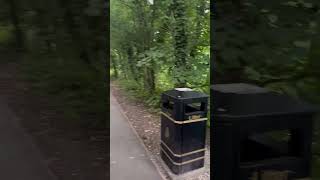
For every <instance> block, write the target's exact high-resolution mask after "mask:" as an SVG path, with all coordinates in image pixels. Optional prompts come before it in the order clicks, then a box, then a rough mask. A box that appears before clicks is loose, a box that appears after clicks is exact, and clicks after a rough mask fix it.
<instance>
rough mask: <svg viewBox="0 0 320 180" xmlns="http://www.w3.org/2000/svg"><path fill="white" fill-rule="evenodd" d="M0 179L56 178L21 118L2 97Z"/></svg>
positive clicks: (0, 107)
mask: <svg viewBox="0 0 320 180" xmlns="http://www.w3.org/2000/svg"><path fill="white" fill-rule="evenodd" d="M0 179H1V180H54V179H55V178H54V177H53V176H52V175H51V173H50V172H49V170H48V168H47V165H46V163H45V161H44V159H43V157H42V156H41V153H40V151H38V149H37V148H36V146H35V145H34V143H33V142H32V139H31V137H30V136H29V135H28V134H27V133H26V132H25V131H24V129H23V128H22V127H21V125H20V122H19V119H18V118H17V117H16V116H15V115H14V113H13V112H12V111H10V109H9V108H8V106H7V105H6V103H5V100H4V99H1V98H0Z"/></svg>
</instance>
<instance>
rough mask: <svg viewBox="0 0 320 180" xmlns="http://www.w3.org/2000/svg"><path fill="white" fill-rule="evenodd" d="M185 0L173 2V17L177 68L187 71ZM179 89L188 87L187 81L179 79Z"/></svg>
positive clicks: (174, 0) (177, 84)
mask: <svg viewBox="0 0 320 180" xmlns="http://www.w3.org/2000/svg"><path fill="white" fill-rule="evenodd" d="M185 3H186V2H185V0H173V15H174V18H175V27H174V40H175V51H174V56H175V66H176V67H177V68H179V69H182V72H181V73H183V72H185V71H184V70H187V52H186V49H187V46H188V40H187V34H186V23H187V22H186V4H185ZM176 86H177V87H184V86H186V81H185V79H182V80H181V78H179V77H177V83H176Z"/></svg>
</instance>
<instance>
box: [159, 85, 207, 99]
mask: <svg viewBox="0 0 320 180" xmlns="http://www.w3.org/2000/svg"><path fill="white" fill-rule="evenodd" d="M163 94H164V95H167V96H170V97H172V98H175V99H198V98H208V97H209V96H208V95H206V94H204V93H202V92H198V91H193V90H192V89H190V88H175V89H172V90H168V91H165V92H164V93H163Z"/></svg>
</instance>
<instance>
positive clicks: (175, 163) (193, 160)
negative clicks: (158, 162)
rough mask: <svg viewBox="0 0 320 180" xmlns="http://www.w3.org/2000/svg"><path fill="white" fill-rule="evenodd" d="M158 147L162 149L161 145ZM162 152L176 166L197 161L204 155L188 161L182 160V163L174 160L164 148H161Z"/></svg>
mask: <svg viewBox="0 0 320 180" xmlns="http://www.w3.org/2000/svg"><path fill="white" fill-rule="evenodd" d="M160 149H162V147H160ZM162 152H163V153H164V154H165V155H166V156H167V158H168V159H169V160H170V161H171V163H172V164H174V165H176V166H182V165H185V164H189V163H192V162H195V161H199V160H202V159H204V156H202V157H199V158H196V159H192V160H189V161H186V162H182V163H177V162H174V161H173V160H172V159H171V158H170V156H169V155H168V154H167V153H166V151H165V150H164V149H162Z"/></svg>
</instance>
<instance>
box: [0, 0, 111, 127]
mask: <svg viewBox="0 0 320 180" xmlns="http://www.w3.org/2000/svg"><path fill="white" fill-rule="evenodd" d="M107 5H108V4H107V3H106V2H105V1H103V0H70V1H61V0H52V1H48V2H44V1H39V0H36V1H29V0H27V1H16V0H5V1H1V2H0V6H1V7H3V8H1V10H0V25H1V26H0V27H1V28H0V45H7V44H8V43H11V44H14V45H15V46H16V47H15V49H18V50H21V51H20V52H21V56H19V55H20V53H16V56H17V57H16V59H17V61H18V62H19V65H20V66H21V67H22V70H23V72H24V74H23V76H24V78H25V79H26V80H29V81H30V83H31V84H32V86H33V89H32V90H33V91H34V92H37V93H43V94H45V95H47V96H48V98H52V99H56V100H59V101H61V102H60V103H61V104H62V106H61V107H62V108H63V109H64V110H65V114H66V116H67V119H70V120H74V121H75V122H77V121H79V120H80V119H84V122H81V124H82V125H83V126H85V127H97V128H105V127H106V121H105V118H106V116H105V115H106V114H105V111H106V104H107V98H106V92H105V91H106V83H105V77H106V69H105V64H106V62H107V61H106V60H107V59H106V54H107V51H106V49H108V48H107V47H106V39H107V35H106V34H107V27H106V26H105V19H106V17H105V12H106V7H107ZM22 53H23V54H22Z"/></svg>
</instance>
